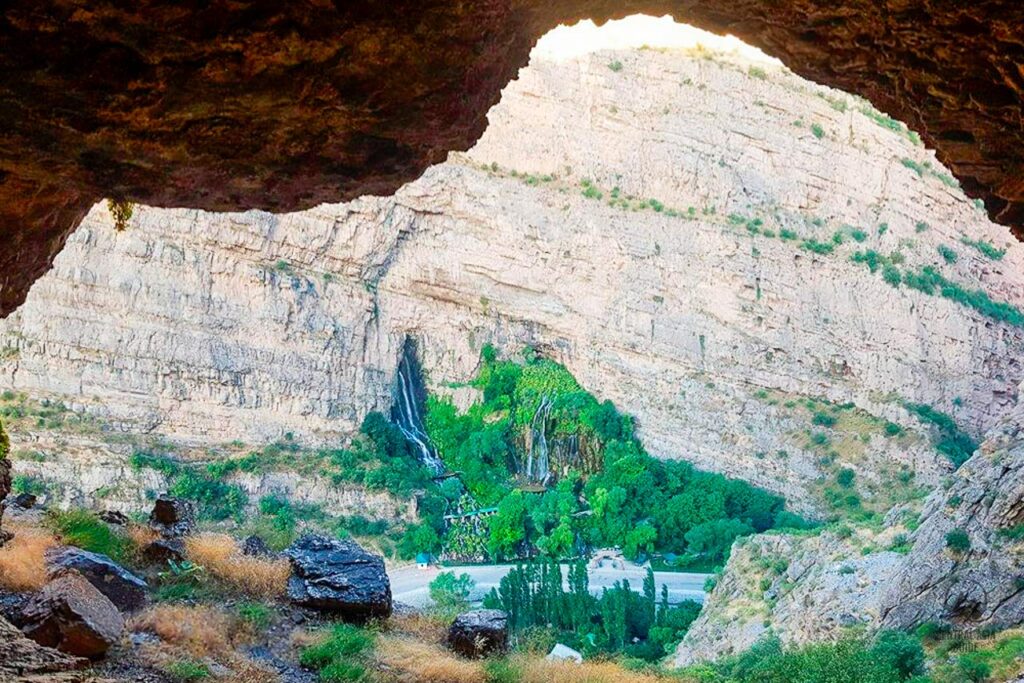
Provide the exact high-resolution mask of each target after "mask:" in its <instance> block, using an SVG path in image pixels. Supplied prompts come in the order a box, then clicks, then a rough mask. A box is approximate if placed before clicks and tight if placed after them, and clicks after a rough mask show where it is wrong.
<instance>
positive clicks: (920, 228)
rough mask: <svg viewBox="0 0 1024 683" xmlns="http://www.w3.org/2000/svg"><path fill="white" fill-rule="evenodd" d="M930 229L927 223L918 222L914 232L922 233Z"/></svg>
mask: <svg viewBox="0 0 1024 683" xmlns="http://www.w3.org/2000/svg"><path fill="white" fill-rule="evenodd" d="M930 227H931V226H930V225H928V223H926V222H925V221H918V222H917V223H916V224H915V225H914V232H924V231H925V230H927V229H928V228H930Z"/></svg>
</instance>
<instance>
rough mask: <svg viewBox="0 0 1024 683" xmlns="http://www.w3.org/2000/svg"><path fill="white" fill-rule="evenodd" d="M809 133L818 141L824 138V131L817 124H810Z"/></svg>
mask: <svg viewBox="0 0 1024 683" xmlns="http://www.w3.org/2000/svg"><path fill="white" fill-rule="evenodd" d="M811 133H813V134H814V137H816V138H818V139H819V140H820V139H822V138H823V137H825V129H824V128H822V127H821V126H819V125H818V124H817V123H812V124H811Z"/></svg>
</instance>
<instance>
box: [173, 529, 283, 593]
mask: <svg viewBox="0 0 1024 683" xmlns="http://www.w3.org/2000/svg"><path fill="white" fill-rule="evenodd" d="M185 550H186V553H187V554H188V558H189V559H190V560H191V561H192V562H194V563H195V564H198V565H200V566H202V567H203V568H204V569H206V572H207V573H208V574H209V575H210V576H213V577H215V578H217V579H219V580H221V581H223V582H224V583H226V584H228V585H229V586H231V587H232V588H233V589H235V590H237V591H239V592H242V593H246V594H248V595H252V596H255V597H260V598H273V597H277V596H279V595H282V594H283V593H284V591H285V588H286V587H287V585H288V575H289V574H290V573H291V566H290V565H289V563H288V560H285V559H268V558H262V557H248V556H246V555H243V554H242V551H241V549H240V548H239V547H238V544H237V543H235V540H234V539H233V538H231V537H230V536H228V535H226V534H209V533H208V534H199V535H197V536H191V537H189V538H187V539H186V540H185Z"/></svg>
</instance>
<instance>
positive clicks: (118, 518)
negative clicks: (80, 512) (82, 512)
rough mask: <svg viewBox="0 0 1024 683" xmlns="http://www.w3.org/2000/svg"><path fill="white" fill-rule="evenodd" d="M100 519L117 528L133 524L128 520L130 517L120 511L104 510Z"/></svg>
mask: <svg viewBox="0 0 1024 683" xmlns="http://www.w3.org/2000/svg"><path fill="white" fill-rule="evenodd" d="M100 519H102V520H103V521H104V522H106V523H107V524H114V525H116V526H126V525H127V524H128V523H129V522H131V520H130V519H128V515H126V514H124V513H123V512H120V511H118V510H104V511H103V512H101V513H100Z"/></svg>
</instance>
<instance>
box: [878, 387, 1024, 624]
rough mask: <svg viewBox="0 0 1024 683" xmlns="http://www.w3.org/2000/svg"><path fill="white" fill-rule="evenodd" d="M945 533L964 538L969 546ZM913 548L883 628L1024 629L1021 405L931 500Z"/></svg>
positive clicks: (887, 607)
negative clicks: (927, 624)
mask: <svg viewBox="0 0 1024 683" xmlns="http://www.w3.org/2000/svg"><path fill="white" fill-rule="evenodd" d="M951 534H964V535H966V539H967V543H968V546H969V547H967V548H961V547H959V546H958V545H957V543H956V541H955V540H954V539H952V538H951ZM913 541H914V545H913V548H912V549H911V551H910V553H909V555H908V556H907V561H906V562H905V563H904V564H903V566H902V568H901V570H900V572H899V575H898V576H897V577H895V580H894V581H892V583H891V586H890V590H889V591H888V593H887V595H886V600H885V604H884V609H883V612H882V621H883V623H884V624H885V625H886V626H891V627H894V628H909V627H913V626H917V625H918V624H921V623H924V622H927V621H938V622H943V623H946V624H949V625H951V626H953V627H955V628H964V629H976V628H979V627H983V626H991V627H996V628H1006V627H1010V626H1017V625H1019V624H1021V623H1022V622H1024V406H1022V407H1018V408H1017V409H1015V410H1014V411H1012V412H1011V413H1010V414H1009V415H1007V417H1006V420H1005V421H1004V422H1003V423H1002V424H1000V425H999V426H997V427H996V428H995V429H993V430H992V432H990V434H989V435H988V438H987V439H986V440H985V442H984V443H982V445H981V448H979V450H978V452H977V453H976V454H975V455H974V457H972V458H971V459H970V460H969V461H967V463H965V464H964V465H963V466H962V467H961V468H960V469H958V470H957V471H956V473H955V474H954V475H953V476H952V481H951V482H950V484H949V486H948V487H942V488H940V489H938V490H936V491H935V492H934V493H933V494H932V495H931V497H930V498H929V499H928V502H927V504H926V506H925V510H924V512H923V513H922V515H921V526H920V528H918V529H917V531H916V532H915V533H914V537H913Z"/></svg>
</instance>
